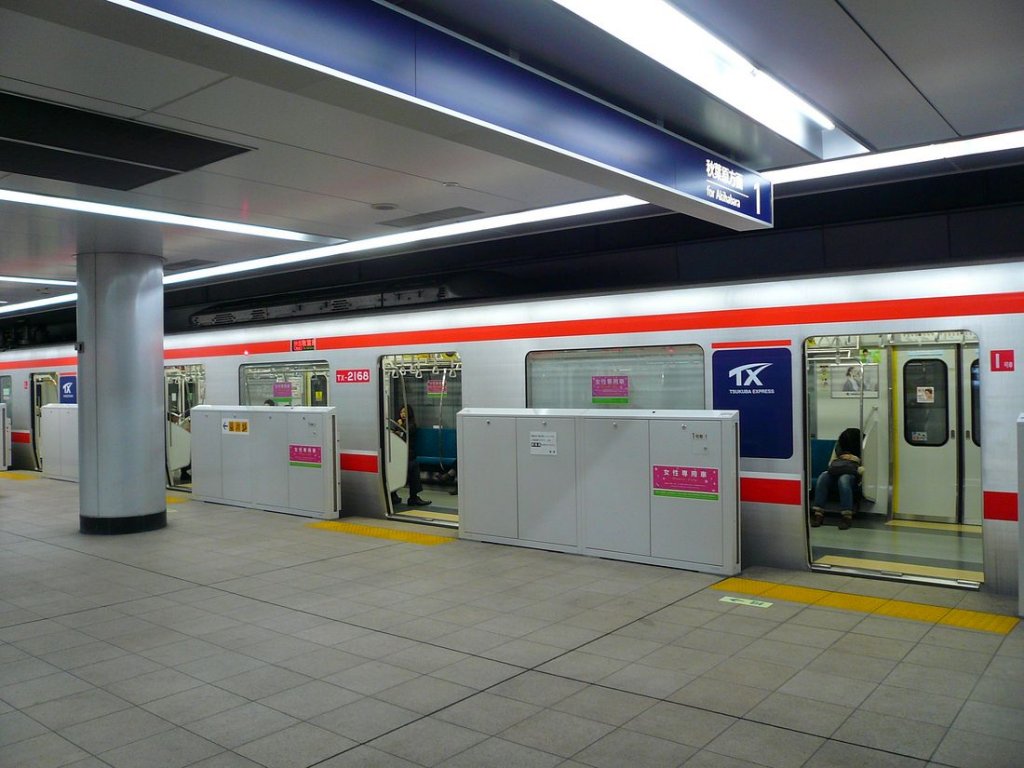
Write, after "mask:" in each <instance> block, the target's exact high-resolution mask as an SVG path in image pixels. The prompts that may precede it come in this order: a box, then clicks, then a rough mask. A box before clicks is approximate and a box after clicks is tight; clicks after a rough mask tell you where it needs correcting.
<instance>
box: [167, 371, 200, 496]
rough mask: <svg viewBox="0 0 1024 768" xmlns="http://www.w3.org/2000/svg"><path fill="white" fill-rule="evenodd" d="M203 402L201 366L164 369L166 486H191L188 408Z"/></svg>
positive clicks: (185, 487) (190, 438)
mask: <svg viewBox="0 0 1024 768" xmlns="http://www.w3.org/2000/svg"><path fill="white" fill-rule="evenodd" d="M205 402H206V376H205V372H204V367H203V366H202V365H169V366H166V367H165V368H164V410H165V411H166V413H167V423H166V425H165V429H164V445H165V447H166V455H167V485H168V487H170V488H182V489H187V488H190V487H191V486H192V434H191V413H192V408H193V407H195V406H197V405H202V404H203V403H205Z"/></svg>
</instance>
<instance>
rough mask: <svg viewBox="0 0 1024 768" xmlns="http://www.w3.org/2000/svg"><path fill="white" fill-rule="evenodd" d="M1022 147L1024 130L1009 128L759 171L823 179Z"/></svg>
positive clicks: (778, 179)
mask: <svg viewBox="0 0 1024 768" xmlns="http://www.w3.org/2000/svg"><path fill="white" fill-rule="evenodd" d="M1022 148H1024V131H1011V132H1009V133H999V134H994V135H992V136H982V137H980V138H976V139H963V140H960V141H948V142H945V143H943V144H928V145H926V146H923V147H910V148H909V149H897V150H894V151H892V152H877V153H875V154H872V155H858V156H856V157H847V158H843V159H842V160H829V161H826V162H822V163H811V164H809V165H798V166H795V167H793V168H782V169H780V170H777V171H762V172H761V175H762V176H764V177H765V178H766V179H768V180H770V181H771V182H772V184H787V183H791V182H794V181H810V180H812V179H826V178H829V177H831V176H844V175H846V174H852V173H864V172H865V171H878V170H882V169H885V168H898V167H900V166H905V165H916V164H918V163H929V162H934V161H936V160H949V159H952V158H954V157H966V156H967V155H982V154H986V153H989V152H1003V151H1006V150H1011V149H1022Z"/></svg>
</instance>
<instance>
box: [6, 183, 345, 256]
mask: <svg viewBox="0 0 1024 768" xmlns="http://www.w3.org/2000/svg"><path fill="white" fill-rule="evenodd" d="M0 201H6V202H9V203H23V204H25V205H38V206H41V207H44V208H59V209H61V210H64V211H78V212H81V213H95V214H99V215H101V216H116V217H118V218H122V219H136V220H138V221H152V222H156V223H158V224H176V225H178V226H182V227H198V228H200V229H212V230H215V231H217V232H232V233H234V234H238V235H252V236H254V237H271V238H274V239H276V240H294V241H298V242H304V243H323V242H328V240H329V238H325V237H320V236H318V235H308V234H306V233H304V232H292V231H290V230H287V229H274V228H273V227H258V226H255V225H253V224H241V223H238V222H234V221H223V220H220V219H204V218H200V217H198V216H182V215H180V214H177V213H164V212H163V211H149V210H146V209H145V208H128V207H127V206H123V205H108V204H106V203H92V202H89V201H86V200H73V199H71V198H67V197H52V196H51V195H36V194H32V193H30V192H15V191H14V190H10V189H0Z"/></svg>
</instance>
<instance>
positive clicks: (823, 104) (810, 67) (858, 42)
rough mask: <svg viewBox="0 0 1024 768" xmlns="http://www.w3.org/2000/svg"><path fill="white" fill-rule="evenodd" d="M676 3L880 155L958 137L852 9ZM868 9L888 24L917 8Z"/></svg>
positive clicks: (803, 0) (820, 2)
mask: <svg viewBox="0 0 1024 768" xmlns="http://www.w3.org/2000/svg"><path fill="white" fill-rule="evenodd" d="M673 2H674V3H675V5H677V6H679V7H680V8H682V9H683V10H684V11H685V12H686V13H688V14H690V15H691V16H692V17H693V18H695V19H698V20H699V21H701V23H703V24H705V25H706V26H707V27H708V28H709V29H710V30H712V31H713V32H714V33H715V34H717V35H718V36H719V37H721V38H722V39H723V40H725V41H726V42H728V43H729V44H730V45H732V46H733V47H735V48H736V49H737V50H740V51H742V52H743V53H744V55H746V56H747V57H748V58H749V59H750V61H752V62H753V63H754V64H755V65H757V66H759V67H761V68H762V69H764V70H765V71H767V72H768V73H770V74H772V75H774V76H775V77H777V78H778V79H779V80H781V81H782V82H784V83H787V84H789V85H791V86H792V87H793V89H794V90H795V91H797V92H798V93H801V94H803V95H804V96H806V97H807V98H808V99H810V101H811V102H812V103H813V104H815V105H816V106H818V107H819V108H820V109H822V110H824V111H825V113H826V114H828V115H831V116H833V117H834V118H835V119H836V120H838V121H839V122H840V123H841V124H842V125H844V126H846V127H847V128H849V129H850V131H851V132H852V133H853V134H854V135H856V136H858V137H859V138H861V139H862V140H863V141H865V142H867V144H868V145H869V146H871V147H872V148H874V149H878V150H884V149H892V148H894V147H900V146H906V145H908V144H916V143H922V142H931V141H940V140H944V139H951V138H954V137H955V134H954V133H953V131H952V130H951V129H950V127H949V126H948V125H946V123H945V122H944V121H943V120H942V117H941V116H940V115H938V114H937V113H936V112H935V109H934V108H933V107H932V106H931V105H930V104H929V103H928V102H927V100H926V99H925V98H924V97H923V96H922V95H921V94H920V93H919V92H918V90H917V89H916V88H915V86H914V83H913V82H912V81H910V80H908V79H907V78H906V77H905V76H904V75H903V74H902V73H901V72H900V71H899V69H898V67H897V66H896V64H894V63H893V62H892V61H891V60H890V58H889V56H888V55H887V52H886V50H884V49H883V48H880V47H879V46H878V45H877V44H876V43H875V41H873V40H872V39H871V38H870V37H868V36H866V35H865V34H864V30H863V29H861V28H860V26H858V23H857V19H854V18H851V17H850V15H849V14H848V13H847V12H846V10H845V8H844V5H850V4H849V3H844V2H834V1H833V0H776V2H767V3H766V2H763V0H729V2H727V3H723V2H720V0H673ZM929 2H930V0H929ZM865 4H867V5H870V6H872V7H873V8H876V9H878V14H879V16H881V17H888V15H889V14H890V13H892V12H894V9H895V8H897V7H899V6H901V5H911V4H912V3H911V2H907V0H895V1H894V2H888V1H884V2H878V0H866V3H865ZM897 13H898V12H897ZM914 15H915V16H921V15H922V14H921V13H920V12H918V13H915V14H914Z"/></svg>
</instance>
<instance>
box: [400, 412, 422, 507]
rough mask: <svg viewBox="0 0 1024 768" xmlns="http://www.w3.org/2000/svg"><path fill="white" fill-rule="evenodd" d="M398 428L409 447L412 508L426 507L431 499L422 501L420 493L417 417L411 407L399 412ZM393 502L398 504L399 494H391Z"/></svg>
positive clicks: (407, 480) (410, 504) (408, 473)
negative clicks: (417, 456)
mask: <svg viewBox="0 0 1024 768" xmlns="http://www.w3.org/2000/svg"><path fill="white" fill-rule="evenodd" d="M398 426H399V428H400V429H401V431H402V432H403V433H404V437H405V443H406V445H408V446H409V464H408V468H407V476H406V483H407V484H408V486H409V501H408V502H407V503H408V505H409V506H410V507H425V506H427V505H428V504H430V499H421V498H420V491H422V490H423V481H422V479H421V478H420V463H419V461H418V460H417V459H416V440H415V436H416V415H415V413H413V410H412V406H411V405H403V406H402V410H401V411H399V412H398ZM391 500H392V501H393V502H396V503H398V502H399V501H400V499H398V494H397V493H392V494H391Z"/></svg>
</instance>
